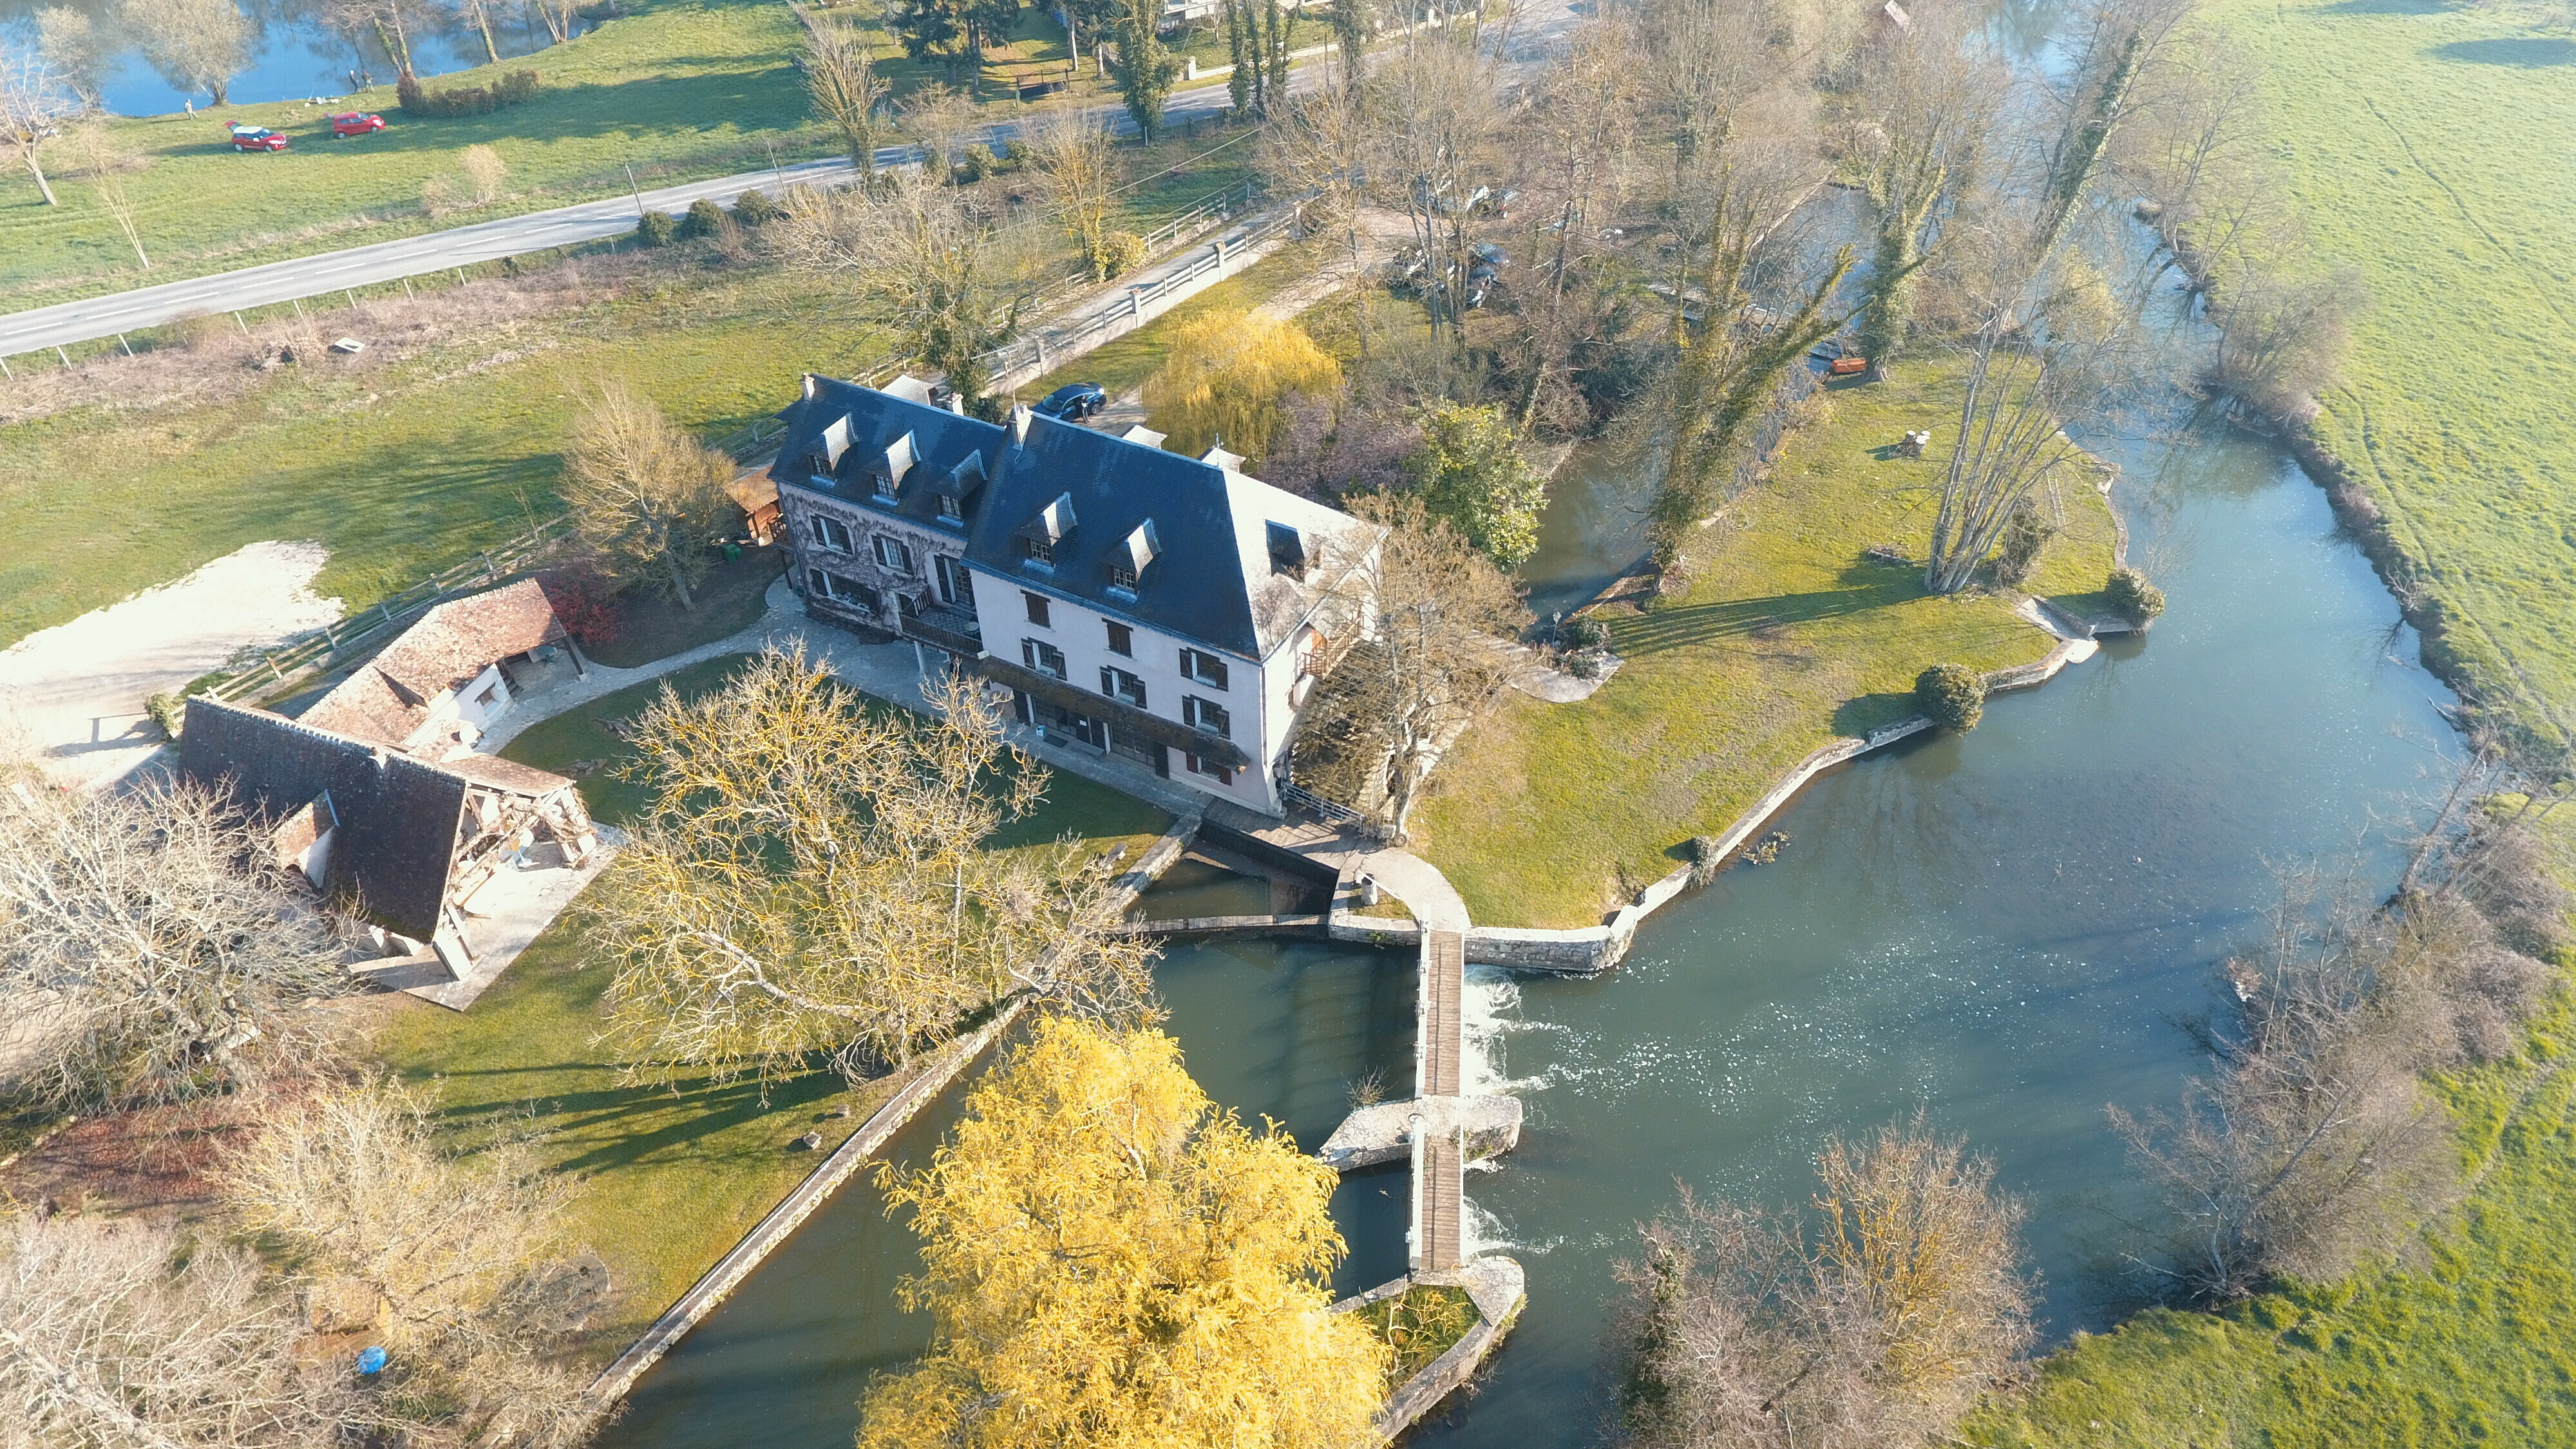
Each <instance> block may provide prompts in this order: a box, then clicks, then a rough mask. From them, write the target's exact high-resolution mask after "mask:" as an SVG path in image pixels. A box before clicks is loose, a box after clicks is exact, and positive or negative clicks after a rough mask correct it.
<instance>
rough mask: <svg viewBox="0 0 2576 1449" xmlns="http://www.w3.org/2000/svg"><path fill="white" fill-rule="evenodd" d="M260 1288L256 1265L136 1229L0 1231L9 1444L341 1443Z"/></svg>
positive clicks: (25, 1227) (322, 1388) (330, 1394)
mask: <svg viewBox="0 0 2576 1449" xmlns="http://www.w3.org/2000/svg"><path fill="white" fill-rule="evenodd" d="M260 1278H261V1274H260V1266H259V1260H258V1259H257V1258H254V1257H252V1256H251V1255H250V1254H249V1253H247V1252H243V1251H241V1250H239V1249H236V1248H232V1247H228V1246H224V1245H221V1244H214V1243H202V1242H195V1243H192V1242H188V1241H185V1240H183V1239H182V1238H180V1237H179V1235H178V1234H177V1233H176V1232H175V1231H173V1230H172V1229H170V1228H168V1227H163V1226H158V1225H154V1224H150V1223H146V1222H142V1221H139V1220H134V1219H128V1220H125V1221H122V1222H117V1223H106V1222H101V1221H97V1220H95V1219H90V1218H75V1217H54V1218H49V1219H41V1220H40V1219H38V1218H37V1217H35V1216H34V1215H32V1214H21V1215H18V1216H15V1217H12V1218H9V1219H5V1220H0V1442H6V1443H10V1444H13V1445H14V1444H25V1445H30V1446H33V1445H73V1444H77V1445H88V1446H97V1449H181V1446H186V1449H195V1446H205V1449H233V1446H239V1445H252V1444H257V1445H262V1446H276V1449H298V1446H313V1449H321V1446H326V1445H330V1444H334V1443H337V1442H340V1441H339V1438H338V1426H337V1418H338V1416H337V1414H336V1413H335V1412H334V1410H335V1409H336V1408H337V1407H338V1406H339V1404H340V1402H341V1401H342V1398H343V1396H342V1395H341V1394H340V1393H339V1392H338V1390H337V1386H335V1385H333V1384H331V1383H329V1382H328V1381H326V1380H325V1378H324V1377H323V1375H322V1374H321V1373H320V1372H318V1371H317V1370H315V1369H312V1368H309V1367H307V1366H306V1365H305V1364H304V1363H302V1362H300V1361H299V1355H298V1353H297V1340H298V1337H299V1334H298V1331H297V1327H296V1324H295V1321H294V1318H293V1315H292V1312H291V1308H290V1305H288V1304H286V1303H284V1302H281V1301H279V1295H277V1294H275V1293H273V1292H270V1291H266V1290H265V1289H264V1288H263V1285H262V1284H261V1281H260Z"/></svg>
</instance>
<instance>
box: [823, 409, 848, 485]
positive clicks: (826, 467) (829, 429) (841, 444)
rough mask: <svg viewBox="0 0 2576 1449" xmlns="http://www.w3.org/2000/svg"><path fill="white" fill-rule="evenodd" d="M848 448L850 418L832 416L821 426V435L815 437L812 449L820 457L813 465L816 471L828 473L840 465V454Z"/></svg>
mask: <svg viewBox="0 0 2576 1449" xmlns="http://www.w3.org/2000/svg"><path fill="white" fill-rule="evenodd" d="M849 448H850V420H849V419H848V418H834V419H832V421H830V422H829V423H826V424H824V426H823V436H822V437H820V438H818V439H816V440H815V443H814V451H815V453H816V454H817V455H819V456H820V457H821V458H822V461H821V462H820V463H817V464H815V465H814V471H815V472H817V473H829V472H832V471H833V470H834V469H837V468H839V467H840V466H841V455H842V454H843V453H845V452H848V451H849Z"/></svg>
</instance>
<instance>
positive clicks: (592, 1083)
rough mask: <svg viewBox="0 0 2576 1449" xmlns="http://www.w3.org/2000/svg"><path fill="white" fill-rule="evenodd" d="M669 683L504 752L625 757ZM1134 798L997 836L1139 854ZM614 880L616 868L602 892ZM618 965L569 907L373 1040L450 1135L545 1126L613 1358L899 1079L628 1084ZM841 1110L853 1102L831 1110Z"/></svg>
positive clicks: (1079, 808)
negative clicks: (625, 739) (501, 964)
mask: <svg viewBox="0 0 2576 1449" xmlns="http://www.w3.org/2000/svg"><path fill="white" fill-rule="evenodd" d="M748 657H749V656H747V655H732V656H729V657H726V658H721V659H711V660H707V661H704V662H702V663H699V664H695V665H692V666H690V667H689V668H687V669H684V670H680V671H677V672H675V673H673V674H671V675H668V676H666V678H668V680H669V681H670V683H671V685H672V687H673V688H674V689H677V690H678V691H680V692H681V693H682V694H684V695H695V694H698V693H701V692H703V691H705V690H708V689H711V688H714V687H716V686H717V685H719V684H720V683H722V682H723V680H724V679H725V677H726V676H727V675H729V674H730V673H732V671H733V670H734V669H736V668H738V667H740V666H741V664H742V663H743V662H744V661H745V660H746V659H747V658H748ZM660 688H661V683H660V681H655V682H652V683H648V684H644V685H638V686H635V687H633V688H630V689H626V690H621V691H619V692H618V693H616V694H612V695H608V696H606V697H604V698H602V699H598V700H594V701H592V702H591V703H590V704H587V705H584V706H582V707H581V708H579V709H577V710H573V711H570V712H567V713H566V714H563V715H560V716H558V717H556V718H554V719H551V720H548V721H546V722H544V723H543V724H540V725H538V726H536V727H535V728H533V729H531V730H529V731H528V732H527V733H526V734H523V735H521V736H520V737H519V738H518V739H516V740H514V741H512V742H511V745H510V747H509V748H508V749H506V750H504V751H503V752H502V753H503V754H504V755H505V756H506V757H507V758H510V759H514V760H519V761H522V762H524V763H527V764H533V765H538V766H541V767H547V768H557V769H559V768H561V767H563V766H565V765H568V764H570V763H571V762H572V761H573V760H575V759H596V760H602V761H604V762H606V763H607V764H609V765H612V766H613V765H614V764H616V763H618V762H620V761H622V760H624V759H626V758H630V757H631V754H632V752H631V751H630V750H628V749H626V747H625V746H624V745H623V744H622V743H621V742H619V741H618V740H617V739H616V738H615V737H614V736H612V735H610V734H609V733H608V732H607V731H606V730H605V729H603V728H602V727H601V722H602V721H604V720H608V719H615V718H621V717H625V716H629V715H632V714H634V713H635V712H636V711H638V710H640V709H642V708H643V707H644V706H645V705H646V704H648V703H650V702H651V700H652V698H653V697H654V695H655V694H656V693H658V692H659V690H660ZM581 786H582V793H583V796H584V798H585V799H586V800H587V801H589V802H590V804H591V808H592V809H593V810H594V811H596V812H597V813H598V814H599V815H600V816H601V817H602V818H603V819H607V820H609V821H612V822H614V821H618V820H628V819H632V818H634V814H635V812H636V811H637V810H638V809H640V808H641V807H642V806H643V805H644V804H645V803H646V800H647V797H646V795H645V793H644V792H643V790H642V789H641V788H640V787H638V786H635V785H632V784H630V783H628V782H625V781H621V780H617V779H615V778H614V777H612V776H610V775H609V774H608V773H607V772H606V771H605V770H602V771H600V772H599V773H595V774H592V775H590V776H589V777H587V778H585V779H584V780H583V781H582V782H581ZM1168 824H1169V820H1168V818H1167V817H1166V816H1164V815H1163V814H1162V812H1160V811H1157V810H1155V809H1154V808H1153V807H1152V806H1149V805H1146V804H1144V803H1143V802H1141V801H1137V800H1133V799H1130V798H1128V797H1127V796H1124V795H1120V794H1118V793H1116V792H1115V791H1112V790H1108V789H1105V788H1103V787H1101V786H1099V785H1095V784H1092V783H1091V782H1090V781H1088V780H1083V779H1078V778H1076V777H1073V776H1069V775H1065V774H1061V773H1059V774H1056V775H1054V776H1053V777H1052V778H1051V779H1050V780H1049V781H1048V784H1047V792H1046V798H1045V801H1044V803H1043V804H1041V805H1040V806H1039V808H1038V809H1037V810H1036V811H1035V812H1033V813H1032V814H1031V815H1030V816H1029V817H1027V818H1026V819H1023V820H1020V821H1017V822H1014V823H1013V824H1011V825H1009V826H1007V827H1005V828H1004V829H1003V830H1002V831H1001V832H999V833H998V834H997V835H996V836H995V838H994V841H993V842H992V843H993V845H994V846H995V847H996V848H999V849H1005V850H1010V849H1024V848H1028V847H1031V846H1037V845H1042V844H1047V843H1051V842H1053V841H1055V840H1057V839H1058V838H1059V837H1062V836H1066V835H1070V836H1072V837H1073V838H1074V839H1075V840H1076V841H1078V842H1079V843H1080V844H1081V847H1082V849H1083V850H1084V851H1085V852H1086V853H1089V854H1097V853H1099V852H1101V851H1105V850H1108V849H1112V848H1114V847H1116V846H1119V845H1122V844H1123V845H1125V846H1127V847H1128V857H1129V858H1130V859H1134V858H1136V857H1137V856H1139V855H1141V854H1142V853H1143V851H1144V849H1145V848H1146V847H1147V846H1149V845H1151V844H1152V843H1153V840H1154V839H1155V837H1156V836H1158V835H1159V834H1161V832H1162V831H1163V830H1164V829H1165V828H1166V827H1167V826H1168ZM618 888H619V877H618V872H617V871H616V869H615V868H614V867H611V868H610V869H609V870H608V871H607V872H606V873H605V874H604V875H603V876H602V877H601V878H600V879H599V880H598V881H597V882H595V883H594V884H593V885H592V886H591V889H592V890H595V891H596V890H615V889H618ZM609 976H610V968H609V966H608V963H607V962H606V961H605V960H604V959H603V958H601V957H599V956H597V955H595V954H593V953H591V952H589V951H587V950H586V949H584V940H583V930H582V926H581V922H580V919H579V916H578V909H577V908H576V911H575V912H572V913H567V914H566V915H565V916H564V917H563V918H562V919H559V920H557V921H556V922H555V924H554V925H553V926H552V927H551V928H549V929H548V930H547V931H546V933H545V934H544V935H543V936H541V937H539V938H538V939H537V941H536V943H535V944H534V945H532V946H530V947H529V948H528V950H527V951H526V953H525V954H523V955H521V956H520V957H519V959H518V960H517V961H515V962H513V963H511V965H510V968H509V970H508V971H506V972H505V973H503V975H502V977H501V979H500V981H499V982H498V983H497V984H496V985H494V986H493V988H492V989H491V990H489V991H487V992H485V993H484V994H483V997H482V999H481V1000H479V1001H477V1002H475V1003H474V1007H473V1009H472V1010H471V1011H467V1012H463V1013H457V1012H452V1011H449V1010H447V1009H446V1008H444V1007H439V1006H433V1005H431V1004H429V1003H428V1002H425V1001H416V1000H413V999H411V998H409V997H402V998H396V999H394V1000H393V1001H392V1002H391V1003H390V1005H391V1006H392V1008H393V1009H392V1010H391V1011H390V1012H389V1013H388V1014H387V1016H386V1018H385V1020H384V1021H383V1022H382V1023H381V1024H380V1025H379V1027H378V1028H377V1030H376V1034H375V1041H374V1050H375V1052H376V1054H377V1056H378V1057H379V1059H380V1060H381V1061H382V1062H383V1063H384V1064H385V1065H386V1066H387V1067H388V1068H390V1069H391V1070H392V1071H393V1072H394V1073H395V1074H396V1075H397V1076H399V1077H401V1078H402V1079H403V1080H404V1081H406V1082H410V1083H414V1084H417V1085H422V1086H425V1087H426V1088H427V1089H428V1090H429V1091H430V1093H431V1096H432V1099H433V1101H434V1102H435V1103H436V1113H437V1118H438V1122H439V1126H440V1131H441V1132H442V1134H444V1135H445V1136H447V1137H448V1138H449V1140H451V1141H452V1142H454V1143H455V1144H457V1145H460V1146H471V1145H473V1144H476V1143H479V1142H483V1141H486V1140H488V1139H489V1138H490V1137H491V1136H492V1135H494V1134H496V1133H500V1132H525V1133H533V1134H535V1135H536V1136H537V1138H538V1142H537V1152H538V1155H539V1157H540V1159H541V1160H542V1161H543V1162H544V1164H545V1165H546V1166H548V1167H549V1168H551V1169H553V1170H554V1171H557V1172H560V1173H564V1174H566V1175H568V1176H569V1177H570V1178H572V1179H573V1181H574V1183H575V1185H576V1187H575V1195H574V1197H573V1201H572V1206H571V1210H570V1212H571V1228H572V1232H573V1235H574V1236H575V1238H576V1239H578V1240H580V1241H583V1242H587V1243H588V1244H589V1245H590V1246H592V1247H594V1248H596V1249H597V1250H598V1251H599V1254H600V1256H601V1257H602V1258H603V1259H604V1260H605V1261H606V1262H607V1264H608V1270H609V1276H610V1280H611V1282H612V1283H613V1284H614V1285H615V1288H616V1292H617V1297H616V1300H615V1306H614V1308H613V1309H612V1310H611V1311H610V1312H609V1313H607V1314H606V1315H604V1316H603V1317H602V1319H601V1320H600V1321H598V1322H595V1323H593V1324H592V1325H591V1327H590V1329H589V1331H588V1332H587V1333H586V1334H585V1336H584V1338H583V1341H582V1344H581V1347H580V1350H579V1351H580V1354H581V1357H582V1358H583V1359H584V1361H585V1362H593V1363H605V1362H606V1361H607V1360H609V1359H611V1358H613V1357H615V1356H616V1355H617V1353H619V1352H620V1351H621V1350H623V1349H624V1348H625V1346H626V1345H627V1343H629V1342H630V1341H632V1340H633V1339H634V1337H635V1336H636V1335H637V1334H638V1333H641V1332H642V1331H643V1330H644V1328H645V1327H646V1326H647V1325H648V1324H650V1323H651V1322H652V1320H653V1319H654V1318H655V1317H656V1316H658V1315H659V1314H660V1313H661V1311H662V1310H663V1309H664V1308H665V1307H667V1306H669V1305H670V1303H671V1302H672V1301H673V1300H674V1299H676V1298H678V1297H679V1296H680V1294H681V1293H682V1292H684V1291H685V1290H686V1289H687V1288H688V1286H689V1285H690V1284H691V1283H693V1282H695V1281H697V1278H698V1275H699V1274H701V1273H703V1272H705V1271H706V1270H707V1268H708V1267H709V1266H710V1265H712V1264H713V1263H714V1262H715V1260H716V1259H717V1258H718V1257H719V1256H721V1255H722V1254H723V1253H724V1252H725V1251H726V1250H727V1249H729V1248H731V1247H732V1246H733V1245H734V1243H735V1242H736V1241H737V1240H738V1239H740V1238H741V1236H742V1235H743V1234H744V1233H746V1232H748V1231H750V1229H751V1227H752V1225H753V1224H754V1223H756V1222H758V1221H759V1220H760V1218H761V1217H762V1215H764V1214H766V1213H767V1212H768V1211H769V1210H770V1208H771V1207H773V1206H775V1205H776V1204H777V1202H778V1200H779V1199H780V1198H782V1197H784V1196H786V1194H787V1192H788V1190H789V1189H790V1188H792V1187H794V1186H795V1185H796V1183H797V1182H799V1181H800V1180H802V1179H803V1178H804V1176H805V1174H807V1173H808V1172H811V1171H812V1170H813V1169H814V1166H815V1164H816V1163H817V1162H818V1161H820V1157H819V1156H818V1154H816V1153H812V1152H802V1151H796V1150H793V1148H792V1147H791V1144H792V1143H793V1142H794V1141H795V1139H797V1138H798V1137H800V1136H802V1135H804V1134H805V1133H807V1132H809V1131H819V1132H821V1133H822V1134H823V1135H824V1139H825V1141H824V1147H825V1149H826V1150H828V1149H830V1148H832V1147H835V1146H838V1145H839V1143H840V1140H841V1139H842V1138H844V1137H846V1136H847V1135H848V1134H849V1133H850V1132H852V1131H855V1130H857V1128H858V1127H859V1126H860V1124H862V1123H863V1122H865V1121H866V1120H867V1117H868V1114H869V1113H870V1112H872V1111H874V1110H875V1109H876V1108H877V1107H878V1106H879V1105H881V1104H882V1103H883V1102H884V1101H885V1100H886V1098H888V1097H890V1096H892V1095H893V1093H894V1091H895V1088H896V1086H897V1085H898V1084H897V1083H896V1082H895V1081H894V1080H893V1079H891V1078H879V1079H877V1080H874V1081H870V1082H864V1083H861V1084H859V1085H858V1086H857V1087H855V1088H852V1087H850V1086H849V1085H848V1084H847V1083H845V1082H843V1080H842V1079H841V1077H840V1074H839V1073H837V1072H834V1071H831V1070H828V1069H824V1068H821V1067H820V1065H819V1063H818V1064H817V1069H816V1070H812V1071H807V1072H804V1073H801V1074H799V1075H796V1076H793V1077H790V1078H788V1079H787V1080H786V1081H783V1082H776V1083H772V1084H771V1086H770V1088H769V1090H768V1094H767V1096H766V1099H764V1098H763V1095H762V1093H761V1090H760V1086H759V1084H758V1083H757V1082H750V1081H742V1082H732V1083H716V1082H712V1081H709V1080H706V1079H705V1078H703V1077H697V1078H684V1079H683V1080H681V1081H679V1082H677V1083H675V1084H673V1085H671V1086H648V1085H644V1084H641V1083H623V1082H621V1081H620V1080H619V1064H618V1062H617V1061H616V1059H615V1057H614V1056H613V1054H612V1053H611V1052H610V1051H609V1049H608V1048H607V1047H606V1046H605V1044H603V1043H600V1042H598V1041H596V1040H595V1038H596V1037H597V1036H598V1035H599V1033H600V1031H601V1029H602V1028H603V1027H604V1025H605V1022H604V1020H603V1018H602V1017H601V1014H600V998H601V995H602V993H604V992H605V991H606V990H607V988H608V980H609ZM844 1106H846V1107H847V1108H848V1109H849V1115H848V1116H846V1117H842V1116H838V1115H835V1112H836V1110H837V1109H838V1108H841V1107H844Z"/></svg>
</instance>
